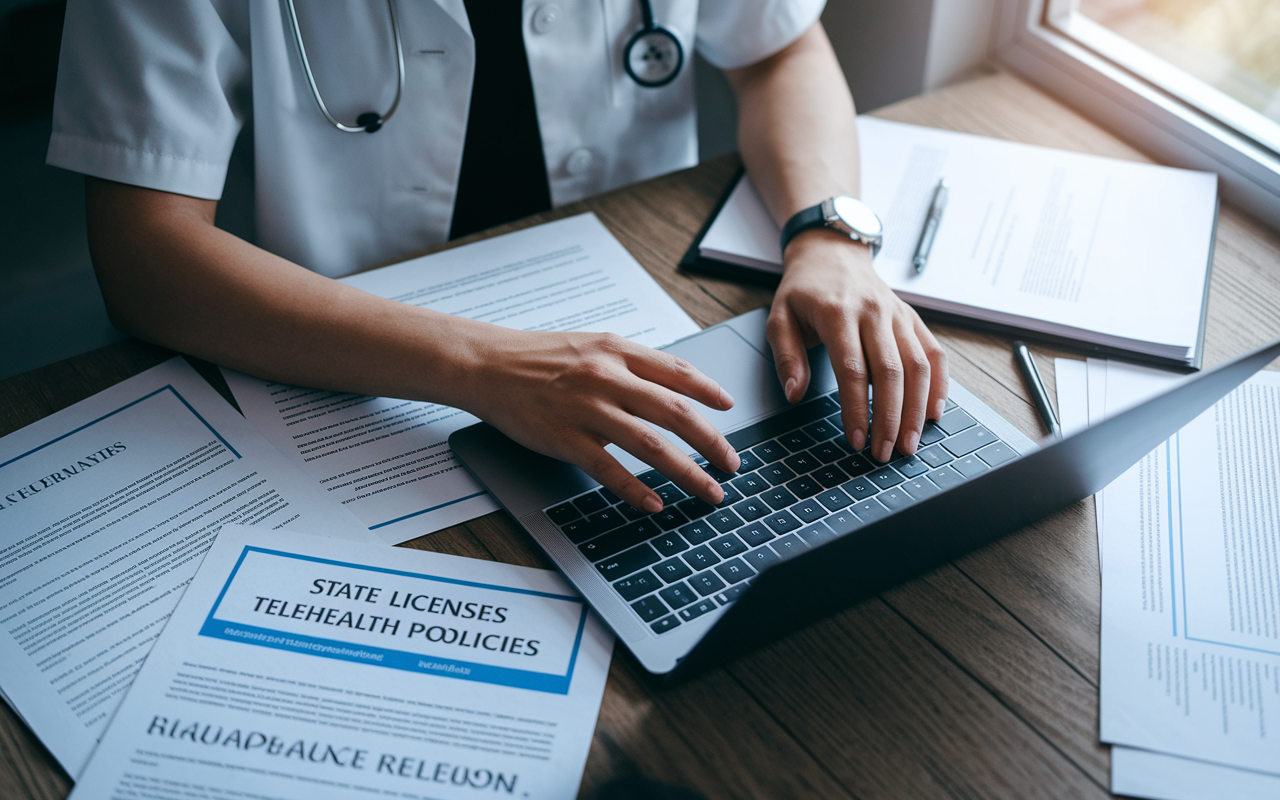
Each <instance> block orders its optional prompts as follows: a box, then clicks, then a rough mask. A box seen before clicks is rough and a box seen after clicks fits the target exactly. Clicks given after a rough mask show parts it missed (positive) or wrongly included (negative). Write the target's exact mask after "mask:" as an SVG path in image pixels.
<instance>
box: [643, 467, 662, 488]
mask: <svg viewBox="0 0 1280 800" xmlns="http://www.w3.org/2000/svg"><path fill="white" fill-rule="evenodd" d="M636 477H637V478H639V479H640V482H641V483H643V484H644V485H645V486H648V487H649V488H650V489H657V488H658V487H659V486H661V485H662V484H664V483H667V479H666V476H664V475H663V474H662V473H661V472H658V471H657V470H656V469H651V470H649V471H648V472H641V473H640V474H639V475H637V476H636Z"/></svg>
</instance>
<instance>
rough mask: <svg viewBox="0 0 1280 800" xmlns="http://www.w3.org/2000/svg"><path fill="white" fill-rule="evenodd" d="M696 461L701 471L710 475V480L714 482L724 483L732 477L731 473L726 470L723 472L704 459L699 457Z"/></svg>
mask: <svg viewBox="0 0 1280 800" xmlns="http://www.w3.org/2000/svg"><path fill="white" fill-rule="evenodd" d="M697 463H698V466H699V467H700V468H701V469H702V471H703V472H705V473H707V474H708V475H710V476H711V480H713V481H715V482H716V483H724V482H725V481H727V480H729V479H730V478H732V477H733V475H731V474H730V473H728V472H725V471H724V470H722V469H720V468H719V467H717V466H713V465H711V464H708V463H707V462H706V460H705V459H702V458H699V459H698V462H697Z"/></svg>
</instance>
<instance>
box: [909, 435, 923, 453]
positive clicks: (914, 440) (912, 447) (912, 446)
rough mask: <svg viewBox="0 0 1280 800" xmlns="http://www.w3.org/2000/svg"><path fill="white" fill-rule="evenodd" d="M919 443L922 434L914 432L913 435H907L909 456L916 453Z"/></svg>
mask: <svg viewBox="0 0 1280 800" xmlns="http://www.w3.org/2000/svg"><path fill="white" fill-rule="evenodd" d="M919 443H920V434H918V433H916V432H915V431H912V432H911V433H909V434H907V451H906V452H907V455H910V454H912V453H914V452H915V451H916V445H917V444H919Z"/></svg>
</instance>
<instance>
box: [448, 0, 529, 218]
mask: <svg viewBox="0 0 1280 800" xmlns="http://www.w3.org/2000/svg"><path fill="white" fill-rule="evenodd" d="M466 7H467V18H468V19H469V20H470V22H471V33H472V35H473V36H474V37H475V41H476V73H475V81H474V83H473V84H472V87H471V113H470V115H469V116H468V118H467V136H466V140H465V143H464V145H463V149H462V170H461V172H460V174H459V176H458V195H457V199H455V200H454V203H453V223H452V224H451V226H450V229H449V238H450V239H456V238H458V237H459V236H466V235H467V234H469V233H475V232H476V231H481V230H484V229H485V228H492V227H493V226H495V225H501V224H502V223H504V222H510V221H511V220H514V219H519V218H521V217H527V216H529V215H530V214H536V213H537V212H539V211H545V210H547V209H548V208H551V187H550V185H549V184H548V183H547V165H546V162H545V160H544V159H543V155H542V135H541V133H539V131H538V113H537V107H536V106H535V105H534V101H533V79H532V78H531V77H530V76H529V59H528V57H527V56H526V55H525V51H524V22H525V20H524V14H523V11H522V8H523V6H522V3H521V2H520V0H466Z"/></svg>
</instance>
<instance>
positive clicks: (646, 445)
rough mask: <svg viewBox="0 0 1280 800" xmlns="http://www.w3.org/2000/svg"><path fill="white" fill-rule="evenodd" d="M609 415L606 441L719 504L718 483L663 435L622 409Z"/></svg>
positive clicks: (672, 480) (720, 498)
mask: <svg viewBox="0 0 1280 800" xmlns="http://www.w3.org/2000/svg"><path fill="white" fill-rule="evenodd" d="M609 416H610V420H609V421H608V423H607V424H606V425H605V426H604V428H603V430H602V432H603V433H605V434H606V435H607V436H608V437H609V441H611V442H613V443H614V444H616V445H618V447H621V448H622V449H623V450H626V451H627V452H628V453H630V454H631V455H633V456H635V457H636V458H638V459H640V460H641V461H643V462H644V463H646V464H648V465H649V466H651V467H653V468H654V469H656V470H657V471H658V472H661V473H662V474H663V475H664V476H666V477H667V478H668V479H669V480H670V481H671V482H672V483H674V484H675V485H676V486H679V487H680V488H681V489H683V490H684V491H685V493H686V494H691V495H694V496H696V497H701V498H702V499H703V500H706V501H707V502H708V503H711V504H712V505H719V504H720V501H721V500H723V499H724V489H721V488H720V484H718V483H716V481H715V479H714V478H712V477H711V476H710V475H708V474H707V473H706V472H703V471H702V469H701V468H700V467H699V466H698V465H697V464H695V463H693V459H691V458H689V457H688V456H686V455H685V454H684V453H682V452H680V450H679V448H677V447H676V446H675V445H674V444H672V443H671V442H669V441H668V440H667V438H666V437H665V436H663V435H662V434H660V433H658V432H657V431H655V430H654V429H653V428H651V427H649V426H648V425H646V424H645V423H643V422H641V421H640V420H638V419H636V418H635V417H633V416H631V415H630V414H627V413H626V412H624V411H621V410H617V411H615V412H613V413H611V414H610V415H609ZM619 497H621V495H619Z"/></svg>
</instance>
